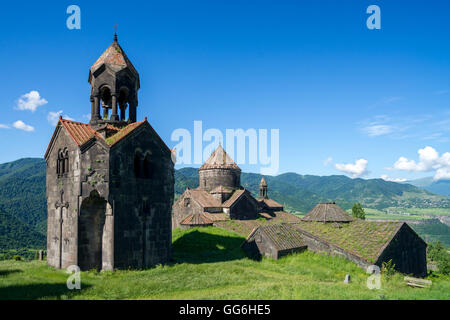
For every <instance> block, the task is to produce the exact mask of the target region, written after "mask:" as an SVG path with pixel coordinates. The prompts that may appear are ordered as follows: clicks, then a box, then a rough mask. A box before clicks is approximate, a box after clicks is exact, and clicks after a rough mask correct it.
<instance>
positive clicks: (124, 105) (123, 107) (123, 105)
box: [120, 102, 127, 121]
mask: <svg viewBox="0 0 450 320" xmlns="http://www.w3.org/2000/svg"><path fill="white" fill-rule="evenodd" d="M126 109H127V103H126V102H122V103H121V104H120V121H127V119H125V110H126Z"/></svg>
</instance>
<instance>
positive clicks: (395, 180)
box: [381, 174, 406, 182]
mask: <svg viewBox="0 0 450 320" xmlns="http://www.w3.org/2000/svg"><path fill="white" fill-rule="evenodd" d="M381 179H383V180H384V181H391V182H405V181H406V179H405V178H389V177H388V176H387V175H386V174H382V175H381Z"/></svg>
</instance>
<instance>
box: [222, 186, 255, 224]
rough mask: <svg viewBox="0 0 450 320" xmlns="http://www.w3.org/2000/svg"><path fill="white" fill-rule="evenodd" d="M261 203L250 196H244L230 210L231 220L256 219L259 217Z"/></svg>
mask: <svg viewBox="0 0 450 320" xmlns="http://www.w3.org/2000/svg"><path fill="white" fill-rule="evenodd" d="M258 212H259V203H258V202H257V201H256V200H255V199H254V198H253V197H252V196H251V195H250V194H247V193H245V194H243V195H242V196H241V198H240V199H239V200H238V201H236V203H235V204H234V205H233V206H231V208H230V212H229V214H230V218H231V219H241V220H246V219H255V218H257V217H258Z"/></svg>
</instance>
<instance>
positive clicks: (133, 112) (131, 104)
mask: <svg viewBox="0 0 450 320" xmlns="http://www.w3.org/2000/svg"><path fill="white" fill-rule="evenodd" d="M128 107H129V108H130V109H129V111H128V113H129V119H128V121H129V122H136V102H135V101H130V102H129V103H128Z"/></svg>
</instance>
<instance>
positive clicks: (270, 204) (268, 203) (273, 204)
mask: <svg viewBox="0 0 450 320" xmlns="http://www.w3.org/2000/svg"><path fill="white" fill-rule="evenodd" d="M258 201H259V202H260V203H264V205H265V206H266V207H268V208H269V209H279V208H284V206H283V205H282V204H280V203H278V202H276V201H275V200H273V199H265V198H262V199H258Z"/></svg>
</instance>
